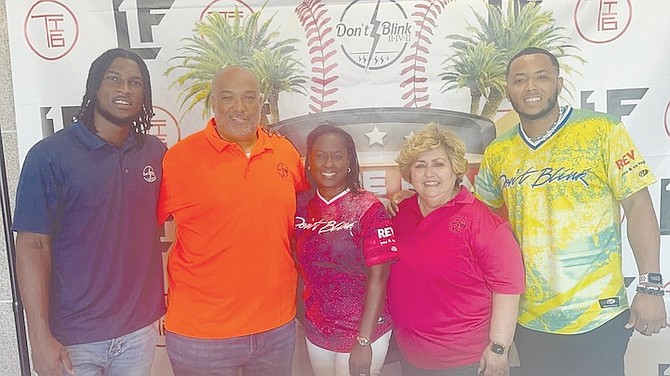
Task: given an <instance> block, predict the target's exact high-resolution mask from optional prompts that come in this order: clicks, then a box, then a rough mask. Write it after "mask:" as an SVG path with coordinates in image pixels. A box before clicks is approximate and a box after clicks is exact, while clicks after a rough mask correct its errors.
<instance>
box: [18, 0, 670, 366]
mask: <svg viewBox="0 0 670 376" xmlns="http://www.w3.org/2000/svg"><path fill="white" fill-rule="evenodd" d="M7 12H8V17H7V20H8V27H9V35H10V50H11V51H10V52H11V61H12V76H13V80H14V96H15V97H14V101H15V103H16V116H17V132H18V142H19V153H20V156H21V160H22V159H23V157H24V156H25V155H26V153H27V151H28V150H29V148H30V147H31V146H32V145H33V144H35V143H36V142H37V141H39V140H40V139H42V138H44V137H47V136H48V135H50V134H52V133H53V132H54V131H57V130H58V129H60V128H62V127H64V126H67V125H68V124H69V122H70V121H71V119H72V117H73V115H74V114H76V113H77V111H78V109H79V105H80V104H81V98H82V96H83V94H84V88H85V79H86V75H87V72H88V68H89V66H90V64H91V62H92V61H93V60H94V59H95V58H96V57H97V56H99V55H100V54H101V53H102V52H104V51H105V50H107V49H110V48H114V47H123V48H127V49H131V50H133V51H135V52H136V53H138V54H139V55H140V56H142V57H143V58H144V59H145V60H146V62H147V65H148V67H149V71H150V72H151V75H152V87H153V97H154V112H155V114H156V116H155V117H154V118H153V121H152V128H151V133H152V134H155V135H156V136H158V137H159V138H161V139H162V140H163V141H164V142H165V143H166V145H168V146H172V145H174V144H175V143H176V142H177V141H179V140H180V139H182V138H184V137H186V136H187V135H189V134H192V133H194V132H196V131H198V130H200V129H202V128H203V126H204V124H205V122H206V119H207V117H208V116H209V113H208V111H207V109H208V103H207V94H208V91H207V90H208V88H209V78H204V79H203V78H202V77H211V75H212V74H213V73H214V70H215V69H216V67H219V66H222V65H226V64H232V63H237V64H244V65H246V66H249V67H252V68H254V69H255V70H256V71H257V72H259V78H260V79H261V81H262V83H263V85H262V86H263V87H262V90H263V91H264V93H263V94H264V96H265V100H266V105H265V107H264V110H265V113H266V115H267V116H266V117H267V123H268V124H271V125H270V126H274V127H276V128H277V129H278V130H279V131H280V132H281V133H282V134H283V135H285V136H286V137H288V138H289V139H290V140H291V141H292V142H293V143H294V144H295V145H296V147H297V148H298V149H299V150H300V152H301V153H304V152H305V136H306V135H307V133H309V131H310V130H311V129H313V128H314V127H315V126H317V125H319V124H321V123H332V124H337V125H339V126H342V127H343V128H345V129H346V130H347V131H349V132H350V133H351V134H352V135H353V136H354V139H355V141H356V144H357V149H358V151H359V154H360V160H361V164H362V169H361V171H362V176H361V178H362V180H363V184H364V186H365V188H366V189H368V190H370V191H372V192H374V193H376V194H377V195H379V196H380V197H384V196H386V195H388V194H389V193H392V192H394V191H396V190H398V189H401V188H402V187H403V186H404V185H403V183H402V182H401V180H400V176H399V174H398V172H397V171H396V167H395V164H394V159H395V157H396V155H397V153H398V150H399V148H400V145H401V144H402V142H403V140H404V139H405V137H407V136H409V135H411V134H412V133H413V132H414V131H416V130H418V129H420V128H422V127H423V126H424V125H425V124H426V123H428V122H430V121H438V122H440V123H441V124H443V125H446V126H449V127H450V128H452V129H454V130H455V131H456V132H457V133H458V134H459V135H460V136H461V137H462V138H463V139H464V140H465V141H466V144H467V149H468V150H467V151H468V159H469V161H470V163H471V169H470V171H469V173H468V181H466V184H471V182H472V179H473V177H474V174H475V173H476V170H477V168H478V164H479V162H480V159H481V154H482V153H483V151H484V148H486V146H487V145H488V144H489V143H490V142H491V140H492V139H493V138H494V137H495V136H496V134H499V133H500V132H502V131H504V130H505V129H508V128H509V127H510V126H511V125H513V124H514V123H515V122H516V121H517V119H518V118H516V117H515V115H514V113H513V112H511V111H510V110H511V106H510V104H509V103H508V102H507V100H506V99H505V98H504V94H503V93H504V90H503V84H504V70H505V66H506V63H507V61H508V59H509V57H510V56H511V55H513V54H514V53H516V52H517V51H518V50H520V49H521V48H523V47H526V46H529V45H535V46H541V47H545V48H547V49H549V50H551V51H552V52H555V53H556V54H557V55H558V56H559V62H560V63H561V68H562V70H561V73H562V76H563V77H564V78H565V80H566V84H565V88H564V90H563V92H562V94H561V98H560V101H561V102H562V103H566V104H571V105H573V106H575V107H581V108H589V109H594V110H597V111H603V112H609V113H611V114H614V115H616V116H618V117H620V118H621V119H622V120H623V122H624V123H625V124H626V127H627V129H628V130H629V132H630V133H631V135H632V137H633V139H634V140H635V142H636V144H637V146H638V148H639V149H640V151H641V152H642V153H643V155H644V157H645V158H646V161H647V163H648V164H649V165H650V166H651V168H652V171H653V172H654V174H655V175H656V176H657V178H658V181H657V183H656V184H654V185H652V186H651V187H650V191H651V194H652V198H653V202H654V207H655V209H656V211H657V213H656V214H657V216H658V217H659V220H660V226H661V233H662V240H661V250H662V255H661V256H662V272H663V273H664V274H665V276H666V279H670V256H668V251H669V250H670V237H669V236H668V235H670V124H669V122H670V73H669V71H668V63H667V62H668V59H670V43H667V41H666V39H667V38H668V37H669V36H670V24H669V23H668V22H667V15H668V14H670V1H664V0H653V1H652V0H544V1H529V0H525V1H524V0H521V1H511V0H490V1H488V2H486V1H484V0H407V1H406V0H328V1H326V0H304V1H302V2H300V1H299V0H268V1H265V2H264V1H259V0H244V1H243V0H97V1H87V0H28V1H23V0H21V1H19V0H15V1H8V2H7ZM639 157H640V156H637V155H627V156H622V158H621V160H620V161H619V163H620V164H621V166H622V168H625V166H626V165H628V164H634V163H635V161H636V159H638V158H639ZM194 163H197V161H194ZM171 226H172V225H171V224H168V225H166V229H165V234H164V237H163V240H164V244H165V250H166V251H167V249H168V247H169V245H170V243H171V241H172V240H173V235H172V234H173V228H171ZM624 229H625V227H624ZM624 231H625V230H624ZM624 270H625V275H626V277H627V278H626V283H627V284H628V285H629V293H630V294H631V295H632V294H633V292H634V287H635V285H636V281H635V280H636V278H637V270H636V268H635V263H634V260H633V257H632V253H631V251H630V247H629V246H628V244H627V242H625V249H624ZM666 287H667V286H666ZM666 301H667V300H666ZM668 308H669V309H670V307H668ZM606 345H607V344H603V346H606ZM669 348H670V330H665V331H664V332H663V333H662V334H661V335H657V336H654V337H652V338H644V337H642V336H641V335H639V334H635V335H634V336H633V338H632V340H631V342H630V345H629V349H628V353H627V357H626V359H627V366H626V368H627V375H629V376H638V375H639V376H656V375H659V376H660V375H670V351H668V349H669ZM597 361H598V360H597V359H594V362H597ZM169 373H170V371H169V366H168V365H167V358H166V357H165V354H164V350H163V349H162V348H161V349H159V351H158V354H157V364H156V370H155V374H156V375H165V374H169Z"/></svg>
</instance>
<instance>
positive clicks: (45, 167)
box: [12, 148, 60, 235]
mask: <svg viewBox="0 0 670 376" xmlns="http://www.w3.org/2000/svg"><path fill="white" fill-rule="evenodd" d="M56 170H57V168H56V166H54V164H53V161H52V160H51V158H48V157H46V154H45V153H43V152H38V151H36V150H35V148H33V149H32V150H31V151H30V152H29V153H28V155H27V156H26V159H25V161H24V163H23V168H22V169H21V176H20V178H19V184H18V188H17V191H16V209H15V211H14V223H13V225H12V229H13V230H14V231H17V232H34V233H38V234H45V235H50V234H51V233H52V231H53V229H54V226H55V225H56V223H57V221H58V211H59V205H58V202H59V196H60V193H59V187H58V181H57V179H56V173H57V171H56Z"/></svg>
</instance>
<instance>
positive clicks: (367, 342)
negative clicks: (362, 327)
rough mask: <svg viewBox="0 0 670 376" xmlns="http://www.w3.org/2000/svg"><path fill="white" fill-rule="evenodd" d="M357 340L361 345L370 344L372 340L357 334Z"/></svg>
mask: <svg viewBox="0 0 670 376" xmlns="http://www.w3.org/2000/svg"><path fill="white" fill-rule="evenodd" d="M356 341H358V344H359V345H361V346H370V340H368V339H367V338H365V337H361V336H356Z"/></svg>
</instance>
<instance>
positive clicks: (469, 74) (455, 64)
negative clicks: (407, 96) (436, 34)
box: [439, 41, 505, 114]
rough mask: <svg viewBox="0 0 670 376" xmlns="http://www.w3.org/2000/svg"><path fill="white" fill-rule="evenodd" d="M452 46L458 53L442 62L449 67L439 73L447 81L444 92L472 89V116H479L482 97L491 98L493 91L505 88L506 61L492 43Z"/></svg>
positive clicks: (442, 90) (454, 44)
mask: <svg viewBox="0 0 670 376" xmlns="http://www.w3.org/2000/svg"><path fill="white" fill-rule="evenodd" d="M451 47H452V48H453V49H454V51H455V53H454V54H453V55H451V56H450V57H449V58H447V59H446V60H445V61H444V62H443V63H442V64H443V65H445V66H446V68H445V69H444V71H443V72H442V73H440V74H439V77H440V78H442V80H444V81H446V82H445V83H444V85H442V88H441V92H442V93H444V92H446V91H448V90H453V89H461V88H464V87H466V88H468V89H470V113H471V114H478V113H479V106H480V101H481V97H482V96H484V97H485V98H488V97H489V93H490V91H491V88H496V89H497V90H500V91H502V90H503V89H504V80H501V79H500V77H501V76H504V73H505V62H504V59H503V57H502V56H501V54H500V52H498V50H497V49H496V46H495V45H493V44H492V43H479V44H475V45H473V44H470V43H463V42H458V41H457V42H454V43H453V44H452V46H451Z"/></svg>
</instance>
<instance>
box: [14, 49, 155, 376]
mask: <svg viewBox="0 0 670 376" xmlns="http://www.w3.org/2000/svg"><path fill="white" fill-rule="evenodd" d="M150 85H151V83H150V78H149V72H148V70H147V67H146V65H145V63H144V62H143V61H142V59H141V58H140V57H139V56H138V55H136V54H134V53H132V52H130V51H126V50H123V49H113V50H109V51H107V52H105V53H103V54H102V55H101V56H100V57H98V58H97V59H96V60H95V61H94V62H93V64H92V65H91V68H90V70H89V74H88V79H87V82H86V94H85V95H84V99H83V103H82V106H81V111H80V112H79V114H78V115H77V117H76V120H75V121H74V122H73V123H72V124H71V125H70V126H68V127H66V128H65V129H63V130H61V131H59V132H56V133H55V134H54V135H52V136H50V137H48V138H46V139H44V140H42V141H40V142H38V143H37V144H36V145H35V146H33V148H32V149H31V150H30V152H29V153H28V155H27V156H26V159H25V162H24V164H23V168H22V170H21V178H20V180H19V186H18V190H17V199H16V213H15V217H14V226H13V230H14V231H16V232H17V233H18V235H17V238H16V246H17V271H18V276H19V287H20V291H21V294H22V296H23V300H24V304H25V310H26V317H27V321H28V333H29V338H30V342H31V345H32V355H33V364H34V367H35V371H36V372H37V373H38V374H39V375H40V376H43V375H49V376H50V375H59V376H60V375H64V374H72V373H75V374H76V375H77V376H81V375H101V374H103V373H104V374H105V375H123V376H135V375H137V376H140V375H143V376H144V375H149V374H150V372H151V363H152V361H153V356H154V350H155V347H156V336H157V331H156V328H155V327H154V325H153V323H154V322H155V321H156V320H157V319H159V318H160V317H161V315H163V313H164V311H165V302H164V295H163V275H162V258H161V252H160V248H159V228H158V226H157V221H156V203H157V197H158V190H159V187H160V179H161V176H162V170H161V161H162V157H163V154H164V153H165V149H166V148H165V145H163V143H162V142H161V141H160V140H159V139H158V138H156V137H154V136H150V135H147V134H145V133H146V131H147V130H148V128H149V126H150V120H151V117H152V114H153V111H152V101H151V87H150Z"/></svg>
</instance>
